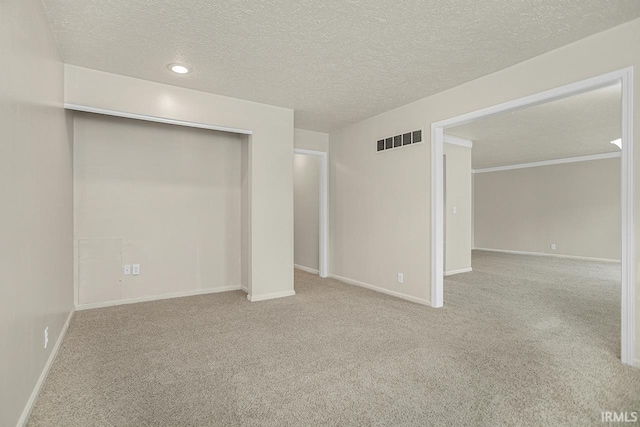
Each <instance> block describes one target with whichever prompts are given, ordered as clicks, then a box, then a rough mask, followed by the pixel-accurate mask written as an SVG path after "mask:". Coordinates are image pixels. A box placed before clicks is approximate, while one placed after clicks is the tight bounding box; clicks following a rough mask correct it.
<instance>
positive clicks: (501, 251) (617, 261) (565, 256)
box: [473, 248, 620, 264]
mask: <svg viewBox="0 0 640 427" xmlns="http://www.w3.org/2000/svg"><path fill="white" fill-rule="evenodd" d="M473 250H474V251H487V252H500V253H505V254H514V255H533V256H550V257H554V258H567V259H581V260H584V261H599V262H612V263H618V264H619V263H620V260H617V259H607V258H590V257H583V256H574V255H560V254H549V253H546V252H524V251H511V250H508V249H489V248H473Z"/></svg>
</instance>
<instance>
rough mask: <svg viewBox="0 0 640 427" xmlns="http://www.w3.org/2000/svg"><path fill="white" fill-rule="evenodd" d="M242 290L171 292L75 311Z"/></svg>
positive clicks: (107, 302)
mask: <svg viewBox="0 0 640 427" xmlns="http://www.w3.org/2000/svg"><path fill="white" fill-rule="evenodd" d="M241 289H242V286H240V285H231V286H222V287H219V288H205V289H195V290H192V291H182V292H172V293H169V294H161V295H151V296H146V297H138V298H128V299H120V300H115V301H105V302H94V303H90V304H79V305H77V306H76V311H81V310H90V309H93V308H104V307H113V306H116V305H125V304H135V303H138V302H148V301H157V300H162V299H170V298H181V297H191V296H194V295H205V294H217V293H219V292H229V291H239V290H241Z"/></svg>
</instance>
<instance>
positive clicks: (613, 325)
mask: <svg viewBox="0 0 640 427" xmlns="http://www.w3.org/2000/svg"><path fill="white" fill-rule="evenodd" d="M629 84H630V74H629V71H628V70H621V71H619V72H614V73H610V74H609V75H603V76H598V77H594V78H592V79H589V80H585V81H582V82H578V83H574V84H572V85H567V86H565V87H561V88H558V89H554V90H551V91H548V92H543V93H540V94H536V95H532V96H530V97H526V98H523V99H520V100H515V101H511V102H507V103H505V104H500V105H497V106H494V107H489V108H487V109H485V110H480V111H477V112H472V113H469V114H466V115H463V116H460V117H456V118H452V119H448V120H445V121H442V122H439V123H434V124H433V126H432V131H433V132H432V134H433V137H434V146H433V150H434V152H435V153H437V155H436V157H435V158H434V159H435V161H434V163H433V164H432V166H435V171H434V172H437V174H436V175H434V176H435V177H436V179H435V184H436V185H435V187H434V189H435V190H436V192H438V191H442V192H444V191H445V187H443V186H442V183H443V182H444V181H446V182H447V186H446V192H447V194H446V196H445V195H444V194H443V193H440V194H437V193H435V194H434V195H433V196H434V210H433V212H434V213H435V215H436V216H437V215H438V212H442V215H443V218H437V217H436V218H434V224H433V225H434V226H435V228H434V230H435V233H434V234H435V237H436V241H437V240H440V239H442V240H440V243H438V245H436V246H435V252H434V254H433V255H434V256H433V259H432V262H433V261H435V262H436V263H435V264H432V265H433V266H435V267H436V270H439V271H441V272H442V273H441V274H440V278H441V280H434V282H433V283H432V285H433V287H432V299H433V297H434V296H435V302H436V304H435V306H436V307H437V306H441V305H442V304H443V303H444V296H445V293H444V292H445V291H444V289H445V287H446V285H445V284H447V283H448V284H449V285H450V286H451V287H452V289H453V287H454V286H455V284H456V282H457V283H462V282H465V280H466V279H465V274H464V273H467V272H468V271H471V265H469V266H468V270H465V269H462V270H461V271H459V273H463V274H460V275H455V276H453V277H447V278H446V280H442V276H444V275H446V274H447V272H448V271H449V270H450V268H449V261H450V260H451V255H450V250H451V248H452V246H454V245H455V240H453V239H452V237H453V236H452V233H451V227H450V225H451V221H452V219H453V218H455V216H456V214H457V213H458V212H459V210H458V212H456V209H455V208H452V205H451V203H450V201H451V200H452V198H455V193H452V186H451V184H450V183H451V179H452V175H451V163H452V162H451V155H450V154H449V153H448V152H447V151H448V150H450V149H451V147H450V146H449V144H447V143H446V142H447V136H448V135H454V138H457V139H459V140H467V141H469V142H470V143H472V144H473V148H472V149H471V150H470V151H471V152H472V155H470V157H472V159H473V162H472V163H473V166H472V167H471V168H470V169H472V170H468V172H469V174H468V177H469V179H467V177H466V176H464V181H465V188H466V189H467V190H466V194H467V200H468V201H469V206H468V211H469V214H470V217H471V218H473V219H472V220H471V221H469V222H468V223H467V224H468V226H469V233H466V232H464V233H461V234H463V235H464V236H463V239H464V242H465V245H468V247H469V250H468V251H466V249H465V250H464V251H462V252H463V253H464V254H467V253H468V254H471V253H473V255H472V256H469V257H468V258H469V260H470V264H474V265H473V273H467V277H475V278H476V279H477V278H478V277H480V274H482V273H487V269H494V270H493V271H492V272H493V273H495V272H496V271H500V267H498V268H497V269H496V267H497V265H496V263H502V264H501V266H502V267H503V270H502V271H503V272H506V271H507V270H508V269H509V268H508V267H505V265H506V266H508V265H510V266H512V267H513V266H515V265H517V264H518V263H520V266H519V267H518V268H517V269H516V270H514V271H512V272H511V274H512V276H511V277H506V276H505V277H502V278H500V277H498V278H494V279H495V280H498V281H500V280H502V279H504V280H512V281H513V283H517V282H518V281H519V280H526V279H527V274H530V275H531V277H532V278H533V277H538V276H536V275H539V274H545V273H543V272H544V271H546V274H547V276H545V277H544V278H543V279H541V280H543V281H545V283H547V285H549V288H547V289H545V291H546V292H548V293H549V294H553V293H554V292H556V293H562V292H567V293H568V294H571V293H573V296H574V297H576V299H574V300H573V301H574V302H576V301H579V302H580V303H581V304H584V305H585V307H583V309H584V310H583V311H582V312H583V313H584V312H587V311H589V312H591V313H592V314H593V313H596V312H597V313H599V319H600V320H601V321H602V323H600V324H599V325H600V326H598V327H603V326H602V325H607V328H608V329H607V331H606V332H604V335H602V337H605V341H606V340H608V343H609V347H608V348H609V350H610V351H612V352H613V353H612V354H614V355H615V356H616V357H618V356H620V358H621V359H622V362H623V363H625V364H631V363H632V361H633V333H632V327H633V299H632V298H630V295H632V286H633V281H632V280H631V278H632V265H631V264H632V258H631V256H632V248H631V247H630V242H631V241H632V240H631V239H632V235H633V230H632V210H631V207H632V198H633V195H632V192H631V191H630V187H632V180H631V176H632V173H631V171H632V141H631V132H630V122H631V104H630V102H629V100H630V86H629ZM597 107H599V108H597ZM572 113H573V114H572ZM501 122H502V126H501V125H500V123H501ZM516 130H517V132H515V131H516ZM453 145H460V144H453ZM441 153H442V154H441ZM444 153H447V166H446V172H445V169H444V165H443V163H442V161H443V160H442V161H437V159H439V158H441V156H442V155H443V154H444ZM472 171H473V172H474V173H473V174H471V173H470V172H472ZM441 173H443V174H444V173H446V178H445V177H444V176H440V174H441ZM438 186H442V187H440V190H438ZM442 205H444V206H443V207H444V209H443V210H440V206H442ZM445 226H446V227H447V228H446V231H445V230H443V229H440V231H438V230H439V228H440V227H443V228H444V227H445ZM458 231H459V232H460V231H461V229H458ZM454 234H455V232H454ZM445 236H446V243H445V242H444V238H445ZM434 243H435V242H434ZM445 248H446V256H445V254H444V251H445ZM472 248H475V250H474V251H473V252H472V250H471V249H472ZM518 257H520V258H518ZM527 257H529V258H527ZM523 259H526V260H528V261H527V262H526V263H525V264H524V265H523V264H522V261H523ZM438 263H442V264H441V267H440V268H439V269H438V268H437V266H438ZM505 263H506V264H505ZM580 263H582V264H580ZM533 265H536V268H534V267H533ZM477 268H480V269H482V271H481V272H479V274H476V269H477ZM455 273H458V271H456V272H454V274H455ZM434 274H435V275H437V274H438V272H437V271H435V270H434ZM505 274H506V273H505ZM498 276H500V275H499V274H498ZM507 276H508V274H507ZM553 276H555V278H554V277H553ZM538 279H539V277H538ZM555 279H558V281H556V280H555ZM578 283H581V284H582V288H580V286H577V287H576V285H577V284H578ZM563 284H564V285H566V286H565V287H564V288H562V285H563ZM476 285H478V286H482V284H481V283H477V284H476ZM554 287H555V288H554ZM522 289H525V288H522ZM508 292H510V290H509V291H508ZM621 295H622V298H621V297H620V296H621ZM539 296H540V298H542V299H545V298H548V299H547V305H546V308H544V309H542V310H543V311H544V310H549V308H550V307H553V306H554V305H558V304H560V301H561V300H562V299H563V298H556V299H553V298H552V297H551V296H550V295H539ZM529 297H531V298H535V296H531V295H529ZM565 297H566V295H565ZM580 298H582V299H580ZM567 301H568V300H565V302H567ZM565 305H566V308H567V310H566V312H567V313H570V312H571V310H570V305H569V304H568V302H567V304H565ZM605 308H606V309H605ZM561 311H562V310H559V311H558V313H556V314H560V312H561ZM547 314H548V313H547ZM573 314H574V315H575V317H576V318H577V317H580V315H579V314H577V313H573ZM557 318H561V316H558V317H557ZM533 319H535V316H533ZM583 320H584V319H583ZM591 320H594V319H591ZM587 323H589V322H586V323H582V324H579V326H576V327H584V328H587V329H588V328H589V327H590V326H589V325H587ZM594 325H595V323H594V324H593V325H591V326H594ZM574 326H575V325H574ZM593 329H597V327H596V326H594V327H593ZM600 332H602V331H600ZM602 337H601V338H602ZM594 338H596V339H597V337H594ZM618 349H620V351H619V352H618Z"/></svg>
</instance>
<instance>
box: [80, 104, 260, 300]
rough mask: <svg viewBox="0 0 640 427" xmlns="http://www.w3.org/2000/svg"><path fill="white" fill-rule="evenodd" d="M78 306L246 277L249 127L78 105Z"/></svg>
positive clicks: (238, 283)
mask: <svg viewBox="0 0 640 427" xmlns="http://www.w3.org/2000/svg"><path fill="white" fill-rule="evenodd" d="M73 130H74V235H75V237H74V242H75V252H76V256H75V263H76V268H75V271H76V305H77V306H78V308H79V309H82V308H92V307H96V306H105V305H113V304H122V303H127V302H137V301H140V300H145V299H157V298H158V297H165V296H167V297H168V296H185V295H195V294H201V293H211V292H222V291H228V290H236V289H238V290H239V289H244V290H245V291H247V292H248V291H249V289H248V284H250V260H249V259H248V258H249V257H250V251H249V244H250V234H249V230H247V227H248V221H249V206H248V201H249V200H250V199H249V191H250V189H249V186H248V174H249V172H250V165H249V157H248V144H249V138H250V137H249V136H247V135H238V134H234V133H229V132H220V131H213V130H207V129H197V128H191V127H186V126H175V125H168V124H162V123H153V122H149V121H143V120H134V119H127V118H120V117H111V116H105V115H99V114H91V113H80V112H76V113H74V124H73Z"/></svg>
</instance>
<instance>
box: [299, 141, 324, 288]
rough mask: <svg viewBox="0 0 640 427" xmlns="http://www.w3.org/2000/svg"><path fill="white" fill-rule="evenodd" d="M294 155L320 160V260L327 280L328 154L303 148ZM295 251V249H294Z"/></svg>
mask: <svg viewBox="0 0 640 427" xmlns="http://www.w3.org/2000/svg"><path fill="white" fill-rule="evenodd" d="M293 154H303V155H306V156H313V157H316V158H318V159H320V200H319V203H318V206H319V208H320V215H319V219H320V221H319V222H320V224H319V231H318V234H319V239H318V240H319V241H320V247H319V253H320V259H319V260H318V267H319V268H318V270H319V275H320V277H322V278H326V277H327V276H328V275H329V271H328V268H327V263H328V258H329V256H328V253H329V248H328V247H329V245H328V243H329V224H328V222H329V197H328V194H329V171H328V162H327V153H326V152H324V151H315V150H306V149H302V148H294V149H293ZM294 250H295V248H294Z"/></svg>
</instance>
